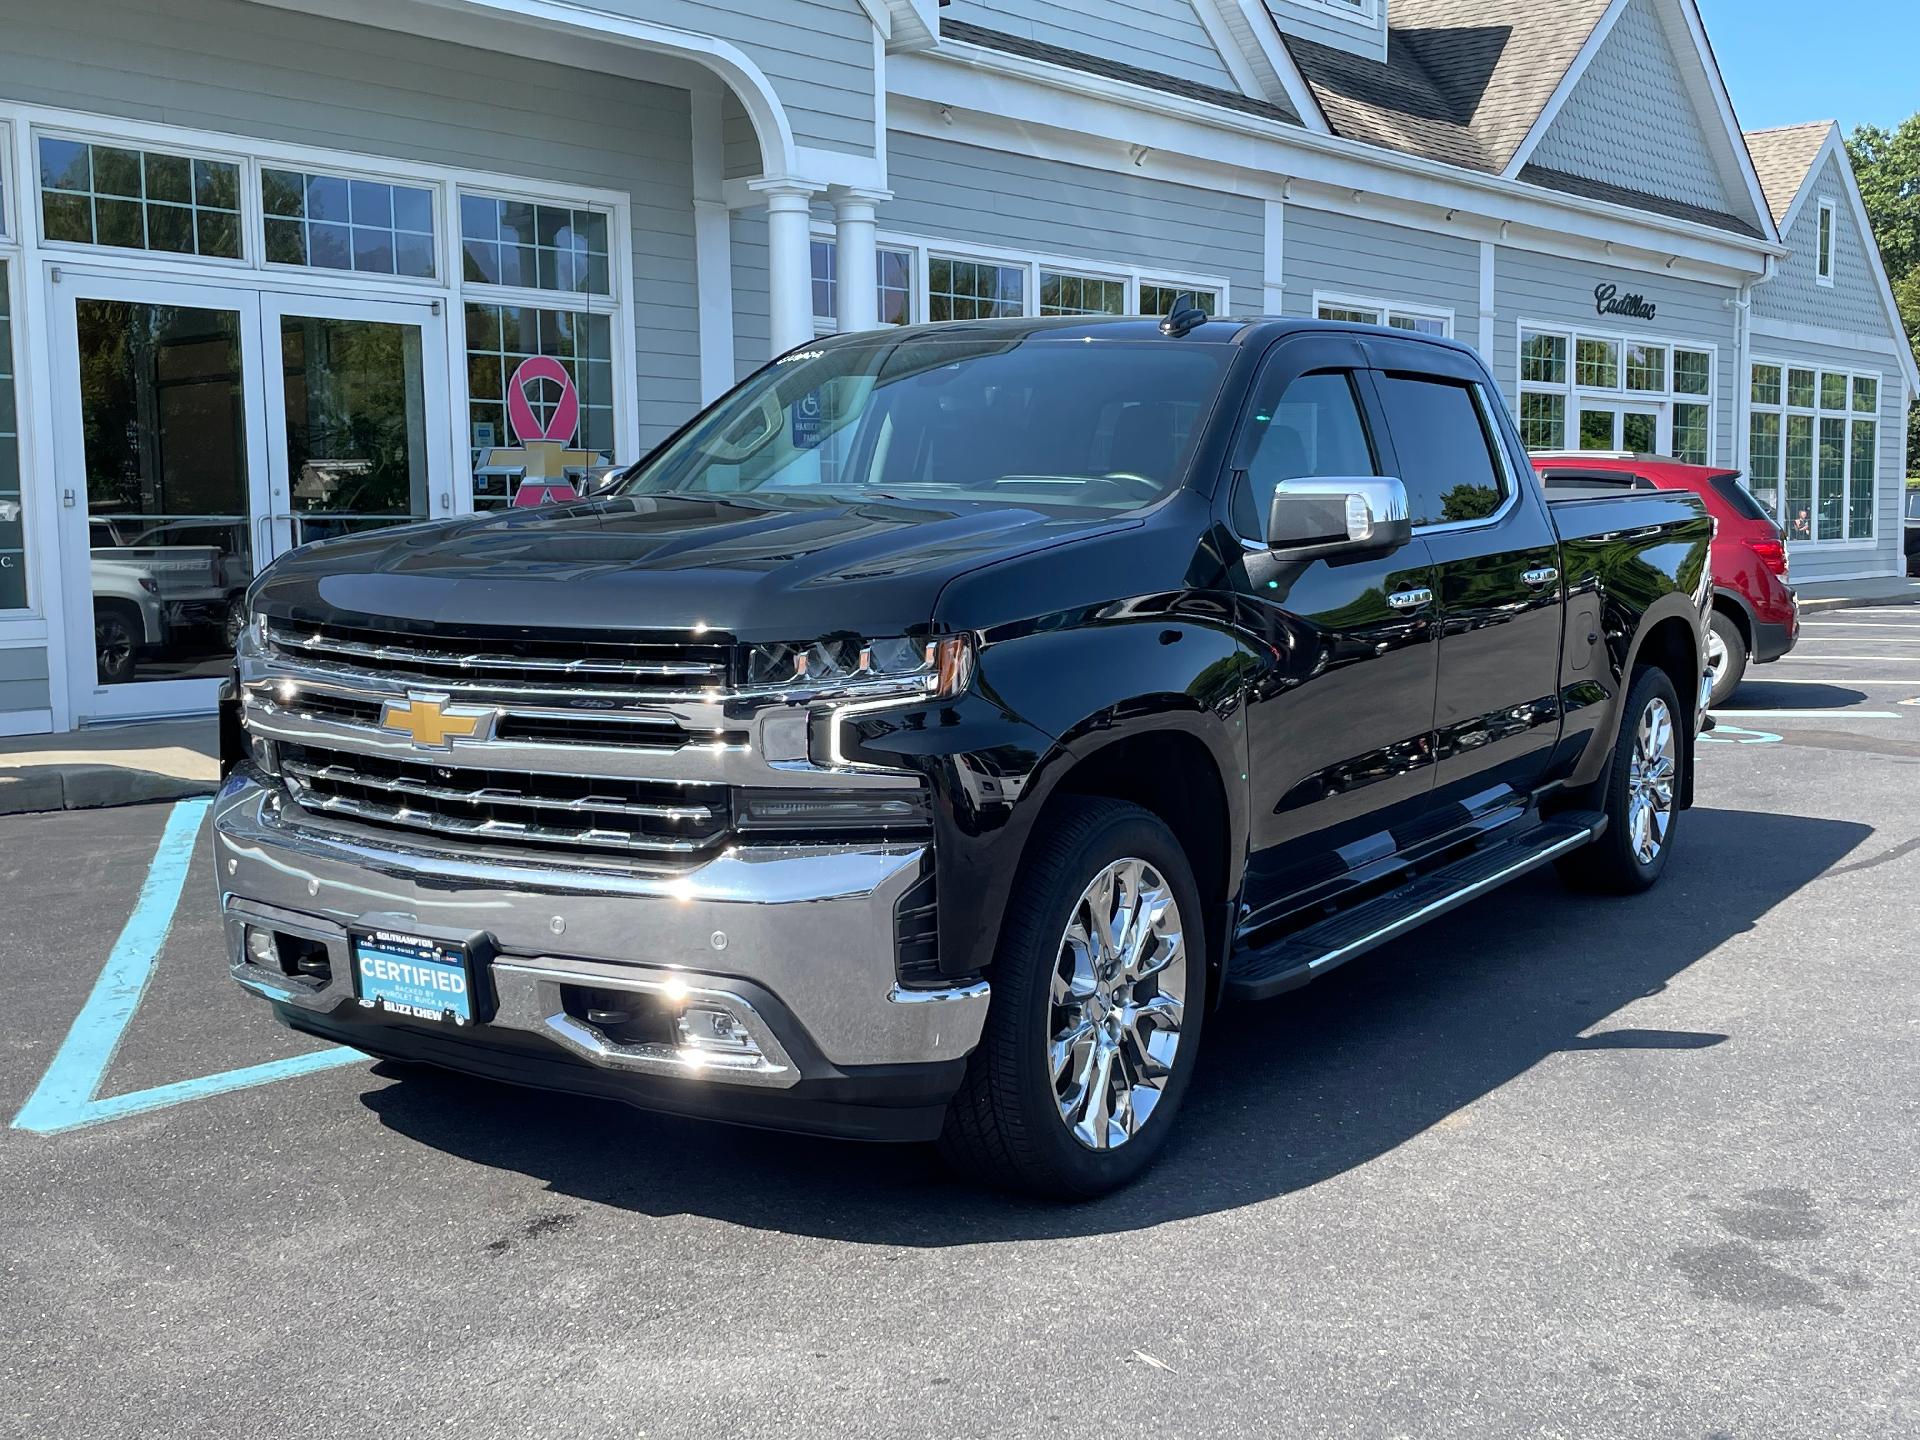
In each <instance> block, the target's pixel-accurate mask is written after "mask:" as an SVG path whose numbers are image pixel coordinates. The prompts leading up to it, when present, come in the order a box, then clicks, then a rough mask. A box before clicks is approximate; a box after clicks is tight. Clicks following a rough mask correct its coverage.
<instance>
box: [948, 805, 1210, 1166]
mask: <svg viewBox="0 0 1920 1440" xmlns="http://www.w3.org/2000/svg"><path fill="white" fill-rule="evenodd" d="M992 981H993V1004H992V1007H991V1009H990V1010H989V1011H988V1015H987V1025H986V1030H985V1032H984V1033H983V1035H982V1036H981V1041H980V1046H979V1048H978V1049H976V1050H975V1051H974V1053H973V1055H972V1057H971V1058H970V1059H969V1061H968V1063H967V1074H966V1079H965V1080H964V1081H963V1082H962V1084H961V1088H960V1091H959V1093H958V1094H956V1095H955V1097H954V1100H953V1103H952V1105H951V1107H950V1108H949V1109H948V1112H947V1123H946V1129H945V1131H944V1133H943V1134H942V1136H941V1142H940V1143H941V1149H942V1150H943V1152H944V1153H945V1154H946V1156H947V1158H948V1160H949V1161H950V1162H951V1163H952V1164H953V1165H954V1167H955V1168H956V1169H958V1170H959V1171H961V1173H963V1174H966V1175H969V1176H979V1177H983V1178H985V1179H987V1180H990V1181H992V1182H993V1183H995V1184H998V1185H1002V1186H1005V1187H1007V1188H1010V1189H1017V1190H1025V1191H1029V1192H1031V1193H1034V1194H1040V1195H1047V1196H1053V1197H1056V1198H1065V1199H1077V1198H1084V1197H1089V1196H1093V1195H1099V1194H1102V1193H1104V1192H1106V1191H1109V1190H1112V1189H1115V1188H1116V1187H1118V1186H1120V1185H1124V1184H1126V1183H1127V1182H1128V1181H1129V1180H1131V1179H1133V1178H1134V1177H1135V1176H1136V1175H1138V1174H1139V1173H1140V1172H1141V1171H1142V1170H1144V1169H1145V1168H1146V1167H1147V1165H1148V1164H1149V1163H1150V1162H1151V1161H1152V1159H1153V1157H1154V1155H1155V1154H1156V1153H1157V1152H1158V1151H1159V1149H1160V1146H1161V1145H1162V1144H1164V1143H1165V1141H1166V1138H1167V1134H1168V1132H1169V1131H1170V1130H1171V1128H1172V1126H1173V1119H1174V1114H1175V1112H1176V1111H1178V1109H1179V1107H1180V1101H1181V1098H1182V1096H1183V1095H1184V1094H1185V1092H1186V1087H1187V1083H1188V1080H1189V1078H1190V1076H1191V1075H1192V1073H1193V1062H1194V1056H1195V1053H1196V1051H1197V1049H1198V1047H1199V1042H1200V1025H1201V1020H1202V1016H1203V1013H1204V1011H1205V1008H1206V941H1205V935H1204V919H1203V912H1202V910H1201V908H1200V897H1199V892H1198V890H1197V889H1196V887H1195V885H1194V881H1193V874H1192V871H1191V869H1190V868H1189V867H1188V865H1187V860H1186V856H1185V855H1184V854H1183V853H1182V852H1181V849H1180V845H1179V842H1178V841H1176V840H1175V839H1174V837H1173V834H1172V832H1171V831H1169V830H1168V829H1167V827H1166V826H1165V825H1164V824H1163V823H1161V821H1160V820H1159V819H1158V818H1157V817H1155V816H1154V815H1153V814H1151V813H1150V812H1148V811H1146V810H1143V809H1141V808H1140V807H1138V806H1136V805H1128V804H1123V803H1121V802H1119V801H1114V800H1081V799H1073V800H1067V801H1063V802H1061V806H1060V809H1059V810H1058V811H1057V812H1056V814H1055V815H1054V816H1053V817H1052V818H1051V819H1050V820H1049V821H1048V822H1047V824H1046V828H1045V829H1044V831H1043V832H1041V833H1040V834H1038V835H1036V836H1035V838H1034V840H1033V842H1032V843H1031V845H1030V846H1029V849H1028V853H1027V857H1026V861H1025V865H1024V867H1023V869H1022V873H1021V875H1020V876H1019V878H1018V880H1017V881H1016V885H1015V891H1014V894H1013V897H1012V900H1011V903H1010V904H1009V906H1008V910H1007V919H1006V924H1005V928H1004V930H1003V931H1002V935H1001V941H1000V946H999V949H998V950H997V952H996V954H995V957H994V965H993V971H992Z"/></svg>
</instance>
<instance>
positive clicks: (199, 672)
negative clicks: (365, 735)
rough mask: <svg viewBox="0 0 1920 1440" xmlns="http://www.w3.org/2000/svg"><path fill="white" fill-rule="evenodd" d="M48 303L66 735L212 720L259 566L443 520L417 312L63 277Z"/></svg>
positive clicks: (425, 318) (444, 498)
mask: <svg viewBox="0 0 1920 1440" xmlns="http://www.w3.org/2000/svg"><path fill="white" fill-rule="evenodd" d="M51 293H52V295H53V300H54V304H53V307H52V312H53V316H54V334H53V340H54V347H55V364H56V375H55V385H56V395H57V397H58V409H57V415H58V424H59V429H60V434H59V443H58V445H57V447H56V455H57V464H58V465H59V467H60V477H59V486H58V488H59V493H60V495H61V519H62V540H63V544H64V546H65V550H66V557H67V564H66V566H65V567H64V568H65V571H66V576H67V580H66V585H67V592H66V599H67V604H66V613H67V616H68V623H67V626H66V634H67V647H68V657H69V659H68V673H69V675H70V676H71V690H72V701H73V713H74V716H75V718H76V720H79V721H86V720H96V719H110V718H116V717H129V716H140V715H162V714H174V713H187V712H193V711H201V710H208V709H211V708H212V706H213V703H214V699H215V695H216V692H217V690H218V686H219V682H220V680H221V678H222V677H223V676H224V675H225V674H226V673H227V669H228V666H229V664H230V663H231V658H232V655H233V640H234V634H235V630H236V628H237V623H238V618H239V602H240V600H241V597H242V596H243V595H244V593H245V591H246V587H247V584H248V582H249V581H251V580H252V578H253V576H254V575H255V573H257V571H258V570H259V568H260V567H262V566H264V565H265V564H266V563H267V562H269V561H270V560H272V559H273V558H274V557H275V556H277V555H280V554H284V553H285V552H286V551H287V550H289V549H291V548H293V547H294V546H295V545H299V544H304V543H306V542H307V541H310V540H318V539H324V538H328V537H330V536H334V535H342V534H347V533H350V532H352V531H355V530H360V529H366V528H370V527H373V526H378V525H394V524H404V523H405V522H407V521H409V520H417V519H425V518H427V517H429V516H433V515H442V514H447V513H450V511H451V509H452V494H451V491H452V475H451V459H450V449H449V444H450V442H449V440H448V437H447V435H446V434H445V433H444V432H445V431H446V430H447V424H446V421H445V417H446V414H447V407H446V394H445V386H446V361H445V353H446V352H445V348H444V347H445V337H444V335H443V334H442V332H441V329H440V322H439V320H438V318H437V317H435V316H434V315H433V312H432V307H431V306H430V305H427V304H411V303H407V304H395V305H389V304H377V303H364V302H359V301H345V300H332V299H325V298H308V297H298V298H296V297H291V296H282V295H276V294H272V293H262V292H258V291H254V290H247V289H241V288H238V287H211V286H199V285H185V284H173V283H170V282H164V281H156V280H152V279H147V278H142V277H119V276H113V277H107V276H102V277H91V276H83V275H80V274H76V273H74V272H72V271H68V272H67V274H66V275H65V277H64V278H63V279H62V280H60V281H56V282H55V283H53V284H52V287H51ZM436 417H438V418H437V419H436Z"/></svg>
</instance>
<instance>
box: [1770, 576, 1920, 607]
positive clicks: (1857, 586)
mask: <svg viewBox="0 0 1920 1440" xmlns="http://www.w3.org/2000/svg"><path fill="white" fill-rule="evenodd" d="M1793 591H1794V594H1796V595H1798V596H1799V597H1800V608H1801V609H1802V610H1857V609H1860V608H1861V607H1863V606H1867V605H1914V604H1920V580H1909V579H1907V578H1906V577H1905V576H1895V577H1893V578H1891V579H1886V580H1829V581H1827V582H1826V583H1825V584H1821V583H1819V582H1814V583H1812V584H1808V585H1795V586H1794V587H1793Z"/></svg>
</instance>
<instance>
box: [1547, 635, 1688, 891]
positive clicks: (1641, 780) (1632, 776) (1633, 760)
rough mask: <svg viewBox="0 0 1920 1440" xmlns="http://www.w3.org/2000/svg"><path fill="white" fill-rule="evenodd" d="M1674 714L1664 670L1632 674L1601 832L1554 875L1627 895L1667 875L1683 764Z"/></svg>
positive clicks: (1678, 716)
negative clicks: (1604, 831) (1605, 821)
mask: <svg viewBox="0 0 1920 1440" xmlns="http://www.w3.org/2000/svg"><path fill="white" fill-rule="evenodd" d="M1682 713H1683V712H1682V711H1681V709H1680V699H1679V697H1678V696H1677V695H1675V694H1674V691H1673V681H1671V680H1669V679H1668V678H1667V675H1666V672H1665V671H1664V670H1655V669H1651V668H1649V669H1643V670H1639V671H1637V672H1635V674H1634V678H1633V688H1632V689H1630V690H1629V691H1628V692H1627V703H1626V705H1625V707H1624V710H1623V713H1622V716H1621V720H1620V737H1619V739H1617V740H1616V741H1615V742H1614V749H1613V766H1612V769H1611V770H1610V771H1609V773H1608V775H1607V783H1606V788H1605V797H1604V798H1605V803H1604V806H1603V808H1604V810H1605V813H1606V817H1607V829H1606V833H1605V834H1603V835H1602V836H1601V837H1600V838H1599V839H1598V840H1596V841H1594V842H1593V844H1591V845H1588V846H1586V847H1584V848H1583V849H1580V850H1576V851H1574V852H1573V854H1571V855H1569V856H1567V857H1566V859H1564V860H1562V861H1561V862H1560V873H1561V875H1562V876H1564V877H1565V878H1566V879H1567V880H1568V881H1569V882H1570V883H1572V884H1574V885H1577V886H1579V887H1580V888H1582V889H1591V890H1604V891H1609V892H1611V893H1613V894H1616V895H1632V894H1637V893H1638V892H1639V891H1642V890H1645V889H1647V888H1649V887H1650V886H1651V885H1652V884H1653V883H1654V882H1655V881H1656V880H1658V879H1659V878H1660V875H1661V872H1662V871H1664V870H1665V869H1666V868H1667V857H1668V856H1669V855H1671V854H1672V853H1673V841H1674V830H1675V826H1676V825H1677V824H1678V823H1679V819H1680V792H1681V780H1682V773H1681V772H1682V767H1684V766H1685V764H1686V763H1687V749H1686V745H1685V743H1684V740H1683V732H1682V730H1681V729H1680V726H1681V724H1682V723H1683V722H1682V720H1681V715H1682Z"/></svg>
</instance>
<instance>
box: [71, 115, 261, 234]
mask: <svg viewBox="0 0 1920 1440" xmlns="http://www.w3.org/2000/svg"><path fill="white" fill-rule="evenodd" d="M38 157H39V166H40V207H41V224H42V227H43V231H44V233H45V235H46V237H47V240H48V242H49V243H52V244H71V245H104V246H108V247H111V248H114V249H119V250H150V251H158V252H161V253H165V254H170V255H197V256H200V257H202V258H205V259H215V260H238V259H239V258H240V167H239V165H238V164H236V163H234V162H233V161H231V160H219V159H214V158H211V157H204V156H197V155H182V154H174V153H171V152H169V151H164V150H136V149H132V148H129V147H127V146H122V145H104V144H95V143H92V142H89V141H85V140H67V139H63V138H61V137H59V136H55V135H42V136H40V137H39V145H38Z"/></svg>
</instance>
